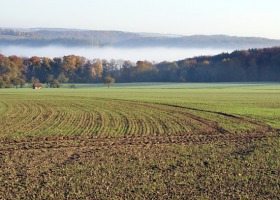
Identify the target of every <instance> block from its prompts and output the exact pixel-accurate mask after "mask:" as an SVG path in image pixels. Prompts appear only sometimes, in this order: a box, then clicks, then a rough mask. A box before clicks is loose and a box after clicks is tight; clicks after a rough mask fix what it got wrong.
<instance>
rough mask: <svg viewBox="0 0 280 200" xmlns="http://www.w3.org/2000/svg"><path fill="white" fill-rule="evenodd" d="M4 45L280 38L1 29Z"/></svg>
mask: <svg viewBox="0 0 280 200" xmlns="http://www.w3.org/2000/svg"><path fill="white" fill-rule="evenodd" d="M0 45H1V46H11V45H16V46H48V45H59V46H73V47H74V46H83V47H93V46H95V47H103V46H110V47H122V48H139V47H172V48H223V49H248V48H266V47H275V46H280V40H275V39H268V38H261V37H237V36H228V35H192V36H182V35H175V34H174V35H173V34H159V33H132V32H123V31H105V30H81V29H64V28H31V29H20V28H19V29H7V28H0Z"/></svg>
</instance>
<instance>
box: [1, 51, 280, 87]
mask: <svg viewBox="0 0 280 200" xmlns="http://www.w3.org/2000/svg"><path fill="white" fill-rule="evenodd" d="M107 76H111V77H113V78H114V79H115V80H116V82H119V83H126V82H258V81H267V82H273V81H280V47H274V48H263V49H249V50H236V51H234V52H232V53H221V54H218V55H215V56H199V57H193V58H187V59H184V60H179V61H174V62H161V63H153V62H149V61H138V62H136V63H133V62H130V61H119V60H110V61H108V60H99V59H95V60H90V59H87V58H85V57H81V56H76V55H67V56H63V57H56V58H53V59H51V58H47V57H37V56H33V57H30V58H26V57H18V56H8V57H7V56H4V55H1V54H0V87H1V88H11V87H23V86H24V85H25V83H36V82H37V83H38V82H40V83H46V84H47V85H48V86H49V87H60V86H61V84H63V83H103V82H104V79H105V77H107Z"/></svg>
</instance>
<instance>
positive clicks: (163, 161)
mask: <svg viewBox="0 0 280 200" xmlns="http://www.w3.org/2000/svg"><path fill="white" fill-rule="evenodd" d="M76 87H77V88H75V89H71V88H70V87H69V86H68V85H64V88H60V89H45V88H44V89H42V90H32V89H29V88H24V89H2V90H0V142H1V144H0V197H2V199H20V198H23V199H86V198H88V199H108V198H109V199H112V198H117V199H119V198H125V199H127V198H128V199H131V198H132V199H145V198H149V199H170V198H172V199H182V198H183V199H186V198H192V199H193V198H195V199H197V198H200V199H213V198H222V199H240V198H241V199H256V198H260V199H277V198H278V197H279V195H280V159H279V158H280V137H279V134H280V84H279V83H246V84H245V83H234V84H232V83H231V84H230V83H229V84H218V83H216V84H177V83H173V84H171V83H170V84H166V83H165V84H163V83H157V84H150V83H142V84H116V85H115V86H114V87H112V88H109V89H108V88H106V87H104V85H87V84H76ZM0 199H1V198H0Z"/></svg>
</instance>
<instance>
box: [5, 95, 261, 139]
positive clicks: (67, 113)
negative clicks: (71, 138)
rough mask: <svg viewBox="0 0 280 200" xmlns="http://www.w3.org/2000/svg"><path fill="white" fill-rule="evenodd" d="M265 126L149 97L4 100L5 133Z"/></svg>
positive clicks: (181, 130) (172, 131)
mask: <svg viewBox="0 0 280 200" xmlns="http://www.w3.org/2000/svg"><path fill="white" fill-rule="evenodd" d="M219 121H222V122H223V123H224V124H230V125H232V126H233V127H236V126H238V125H240V124H243V126H250V127H254V126H255V127H256V128H260V127H259V126H260V125H259V124H254V123H252V122H250V121H249V120H243V119H240V118H237V117H232V116H226V115H223V114H221V113H209V112H208V111H202V110H192V109H189V108H184V107H178V106H172V105H164V104H157V103H148V102H133V101H124V100H112V99H100V98H92V99H55V98H54V99H50V100H48V101H45V100H43V99H37V100H33V101H31V100H27V99H19V100H15V99H9V101H8V100H5V99H3V100H0V130H1V131H0V134H1V137H3V136H4V137H8V136H14V135H16V136H21V135H23V136H48V135H49V136H50V135H85V136H98V135H149V134H175V133H185V132H200V133H201V132H217V131H218V132H228V131H229V130H230V129H227V127H223V126H222V125H220V124H219Z"/></svg>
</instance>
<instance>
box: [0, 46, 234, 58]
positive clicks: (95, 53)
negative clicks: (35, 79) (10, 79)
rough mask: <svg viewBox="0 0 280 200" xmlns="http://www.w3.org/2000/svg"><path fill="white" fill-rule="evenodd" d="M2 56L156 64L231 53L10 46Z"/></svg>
mask: <svg viewBox="0 0 280 200" xmlns="http://www.w3.org/2000/svg"><path fill="white" fill-rule="evenodd" d="M0 49H1V50H0V54H3V55H5V56H10V55H16V56H22V57H32V56H38V57H49V58H54V57H62V56H65V55H71V54H73V55H77V56H84V57H86V58H88V59H106V60H111V59H115V60H118V59H122V60H130V61H133V62H136V61H138V60H147V61H151V62H152V61H154V62H162V61H177V60H183V59H185V58H191V57H194V56H201V55H216V54H219V53H222V52H231V51H232V50H228V49H227V50H226V49H205V48H204V49H182V48H156V47H151V48H113V47H112V48H111V47H102V48H82V47H79V48H78V47H76V48H73V47H69V48H68V47H57V46H48V47H39V48H38V47H22V46H8V47H3V46H2V47H0Z"/></svg>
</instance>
